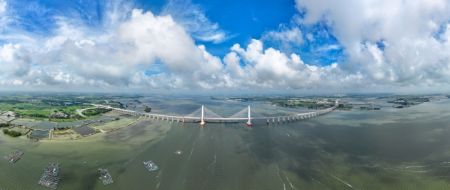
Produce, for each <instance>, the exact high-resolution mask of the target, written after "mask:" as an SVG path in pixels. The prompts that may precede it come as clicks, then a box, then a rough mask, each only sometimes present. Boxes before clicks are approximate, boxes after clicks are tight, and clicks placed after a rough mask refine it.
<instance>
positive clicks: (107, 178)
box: [98, 168, 114, 185]
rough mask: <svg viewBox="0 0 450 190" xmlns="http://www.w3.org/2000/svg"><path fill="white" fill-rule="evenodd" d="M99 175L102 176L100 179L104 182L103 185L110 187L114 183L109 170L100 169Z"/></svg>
mask: <svg viewBox="0 0 450 190" xmlns="http://www.w3.org/2000/svg"><path fill="white" fill-rule="evenodd" d="M98 173H99V174H100V177H99V179H100V180H102V183H103V185H109V184H111V183H114V181H113V179H112V177H111V175H110V174H109V172H108V170H107V169H103V168H99V169H98Z"/></svg>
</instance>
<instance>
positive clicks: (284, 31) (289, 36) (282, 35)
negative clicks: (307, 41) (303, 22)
mask: <svg viewBox="0 0 450 190" xmlns="http://www.w3.org/2000/svg"><path fill="white" fill-rule="evenodd" d="M263 39H265V40H270V41H275V42H279V43H281V45H282V47H284V48H290V46H292V45H294V46H296V45H301V44H302V43H303V34H302V31H301V30H300V29H299V28H298V27H292V28H286V27H281V28H280V29H279V30H278V31H269V32H267V33H266V34H264V36H263Z"/></svg>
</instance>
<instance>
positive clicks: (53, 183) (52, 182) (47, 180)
mask: <svg viewBox="0 0 450 190" xmlns="http://www.w3.org/2000/svg"><path fill="white" fill-rule="evenodd" d="M58 174H59V163H57V162H50V163H49V164H48V166H47V167H46V168H45V169H44V173H43V174H42V177H41V179H39V182H38V184H39V185H42V186H44V187H48V188H50V189H56V188H57V187H58V183H59V180H60V178H59V177H58Z"/></svg>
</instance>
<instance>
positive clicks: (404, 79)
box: [0, 0, 450, 91]
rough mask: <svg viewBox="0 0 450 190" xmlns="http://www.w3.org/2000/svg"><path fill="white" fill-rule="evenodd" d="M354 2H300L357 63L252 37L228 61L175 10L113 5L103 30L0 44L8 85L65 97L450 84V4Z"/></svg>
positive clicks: (60, 22) (2, 80) (68, 29)
mask: <svg viewBox="0 0 450 190" xmlns="http://www.w3.org/2000/svg"><path fill="white" fill-rule="evenodd" d="M347 1H348V2H345V3H336V2H334V1H330V2H328V1H325V0H319V1H314V2H312V1H311V2H306V1H305V2H304V1H302V2H298V7H299V8H301V10H306V17H305V19H304V20H301V21H299V22H303V24H308V23H316V22H321V21H323V20H322V19H326V20H327V23H330V26H331V27H332V29H333V30H332V31H333V32H334V33H333V35H335V36H336V38H337V39H338V41H339V42H340V44H339V47H337V46H334V45H332V46H327V47H323V49H322V50H321V51H328V50H332V49H336V48H341V46H342V48H343V49H344V51H345V54H346V55H347V56H348V62H345V63H339V64H338V63H334V64H331V65H328V66H315V65H310V64H308V63H304V61H303V60H302V58H301V55H298V54H287V53H285V52H283V51H281V50H278V49H275V48H272V47H264V38H263V39H260V40H257V39H254V40H251V42H250V43H249V44H247V45H245V47H241V45H240V44H235V45H233V46H232V47H231V48H230V52H229V53H227V54H226V55H225V56H224V57H223V58H220V57H217V56H214V55H212V54H211V53H209V52H208V51H207V49H206V47H205V46H203V45H199V44H196V43H195V39H197V40H199V36H197V35H196V34H202V35H200V36H202V37H207V36H208V35H205V34H208V32H205V31H200V32H199V30H193V28H195V27H192V26H188V25H186V23H183V21H180V20H177V19H174V18H173V17H172V16H171V15H170V14H168V13H167V12H166V13H164V14H161V15H155V14H153V13H152V12H150V11H142V10H139V9H132V8H131V6H119V4H110V7H115V8H111V11H109V12H107V13H106V14H105V17H106V18H105V21H106V22H105V24H104V25H102V26H100V28H97V27H92V26H87V25H83V24H81V23H82V22H80V21H79V20H76V19H75V20H74V19H73V18H67V17H58V18H56V20H57V26H58V27H57V29H56V30H55V31H54V32H53V33H52V34H51V35H49V36H45V37H43V36H35V35H33V34H29V33H27V32H26V31H21V30H19V29H14V28H8V29H9V30H11V31H14V30H15V31H18V32H17V34H14V35H13V34H11V33H0V34H1V36H0V37H1V38H0V39H1V40H5V41H7V42H8V43H5V44H1V45H0V85H1V86H2V87H3V88H8V87H11V86H13V87H14V86H15V87H18V88H39V89H47V88H56V89H63V90H64V89H67V86H70V87H71V88H82V89H95V90H99V89H112V90H121V89H139V90H149V89H161V88H163V89H164V88H169V89H170V88H174V89H293V90H295V89H314V90H328V91H339V90H342V91H347V90H354V89H364V88H370V89H381V90H386V89H396V88H397V87H403V86H414V85H418V86H432V87H436V86H439V85H443V86H445V87H448V86H449V81H450V25H449V24H448V23H447V22H448V20H449V19H450V16H449V15H448V14H446V13H447V12H449V10H448V9H449V5H448V3H447V2H446V1H417V2H405V1H389V2H388V1H364V2H360V1H356V0H355V1H350V0H347ZM0 2H4V1H1V0H0ZM390 2H391V3H390ZM350 4H351V5H352V6H349V5H350ZM0 5H1V3H0ZM388 5H389V6H388ZM331 6H333V7H331ZM354 7H357V8H359V9H358V10H356V9H355V8H354ZM354 9H355V10H354ZM380 9H382V10H383V11H380ZM194 12H195V11H194ZM416 13H417V15H415V14H416ZM197 17H198V18H202V17H203V19H200V20H203V21H204V23H206V25H205V26H207V28H208V27H212V28H209V29H208V30H206V31H210V32H212V34H214V35H220V33H221V30H220V29H219V28H218V26H217V25H216V24H214V23H212V22H211V21H209V20H207V19H206V17H205V15H204V14H203V13H202V14H200V16H198V15H197V16H196V18H195V19H198V18H197ZM195 19H194V20H195ZM205 19H206V21H205ZM194 23H197V24H199V23H202V22H197V21H194ZM349 23H352V24H349ZM416 24H417V26H416ZM200 25H201V24H200ZM196 31H197V32H198V33H196ZM214 35H212V36H214ZM266 36H267V37H270V38H272V39H275V40H283V39H285V41H286V42H295V43H303V37H302V36H303V34H302V32H301V31H300V30H299V29H298V28H296V27H291V28H280V30H279V31H275V32H269V33H266ZM308 36H309V37H308ZM13 37H14V38H13ZM215 38H217V40H218V41H217V42H219V41H220V39H223V38H222V37H211V39H209V40H205V41H212V42H214V41H215V40H214V39H215ZM12 39H14V40H12ZM306 39H308V40H310V41H312V40H314V37H313V36H312V35H308V34H307V35H306ZM380 44H383V45H382V46H380ZM161 64H163V65H164V67H162V68H163V69H153V70H156V71H158V72H155V73H152V74H150V75H149V74H146V70H152V68H153V67H158V68H161V66H160V65H161ZM413 89H414V88H413Z"/></svg>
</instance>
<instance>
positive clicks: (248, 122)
mask: <svg viewBox="0 0 450 190" xmlns="http://www.w3.org/2000/svg"><path fill="white" fill-rule="evenodd" d="M247 111H248V112H247V117H248V121H247V123H246V124H247V126H249V127H251V126H252V125H253V124H252V117H251V111H250V106H248V108H247Z"/></svg>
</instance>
